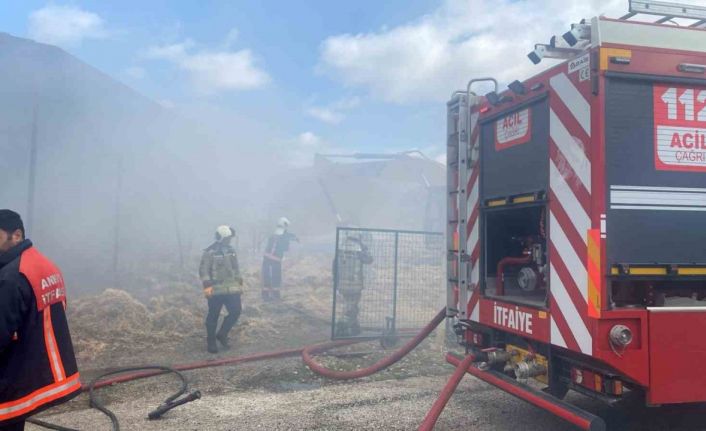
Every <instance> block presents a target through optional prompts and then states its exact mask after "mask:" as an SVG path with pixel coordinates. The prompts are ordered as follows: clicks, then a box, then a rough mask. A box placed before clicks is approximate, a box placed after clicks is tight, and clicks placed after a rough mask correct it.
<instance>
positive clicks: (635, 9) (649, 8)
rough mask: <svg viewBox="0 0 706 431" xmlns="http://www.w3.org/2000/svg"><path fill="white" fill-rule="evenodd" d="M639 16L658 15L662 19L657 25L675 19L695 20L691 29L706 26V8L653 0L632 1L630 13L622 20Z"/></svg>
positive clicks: (656, 22)
mask: <svg viewBox="0 0 706 431" xmlns="http://www.w3.org/2000/svg"><path fill="white" fill-rule="evenodd" d="M637 14H645V15H656V16H659V17H660V18H659V19H658V20H657V21H655V24H663V23H665V22H669V21H671V20H672V19H674V18H686V19H693V20H696V22H694V23H692V24H690V25H689V27H697V28H703V27H705V26H706V7H704V6H693V5H687V4H678V3H671V2H664V1H652V0H630V9H629V12H628V13H627V14H626V15H624V16H622V17H621V18H620V19H622V20H628V19H630V18H632V17H634V16H635V15H637Z"/></svg>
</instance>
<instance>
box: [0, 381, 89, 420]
mask: <svg viewBox="0 0 706 431" xmlns="http://www.w3.org/2000/svg"><path fill="white" fill-rule="evenodd" d="M73 386H79V387H80V386H81V381H80V380H79V379H78V378H76V379H72V380H68V381H66V383H64V384H62V385H59V386H57V387H55V388H52V389H50V390H48V391H44V392H40V393H38V394H37V395H35V396H33V397H31V398H29V399H27V400H25V401H23V402H21V403H19V404H15V405H12V406H10V407H0V417H2V416H5V415H10V414H12V413H14V412H17V411H20V410H24V409H26V408H28V407H31V406H33V405H35V404H39V405H41V402H42V401H43V400H44V399H46V398H49V397H52V396H54V395H56V394H58V393H60V392H63V391H66V390H68V389H70V388H72V387H73Z"/></svg>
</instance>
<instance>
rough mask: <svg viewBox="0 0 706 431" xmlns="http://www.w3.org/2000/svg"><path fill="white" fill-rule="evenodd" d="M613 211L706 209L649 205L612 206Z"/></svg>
mask: <svg viewBox="0 0 706 431" xmlns="http://www.w3.org/2000/svg"><path fill="white" fill-rule="evenodd" d="M610 209H612V210H653V211H706V207H668V206H664V207H660V206H647V205H611V206H610Z"/></svg>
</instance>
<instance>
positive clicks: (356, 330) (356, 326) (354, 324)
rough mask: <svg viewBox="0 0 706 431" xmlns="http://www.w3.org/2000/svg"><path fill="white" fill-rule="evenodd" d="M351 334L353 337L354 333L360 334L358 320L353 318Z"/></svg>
mask: <svg viewBox="0 0 706 431" xmlns="http://www.w3.org/2000/svg"><path fill="white" fill-rule="evenodd" d="M350 328H351V336H352V337H355V336H356V335H360V323H358V320H354V321H352V322H351V326H350Z"/></svg>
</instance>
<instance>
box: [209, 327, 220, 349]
mask: <svg viewBox="0 0 706 431" xmlns="http://www.w3.org/2000/svg"><path fill="white" fill-rule="evenodd" d="M206 350H208V353H218V345H217V344H216V327H215V325H206Z"/></svg>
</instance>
